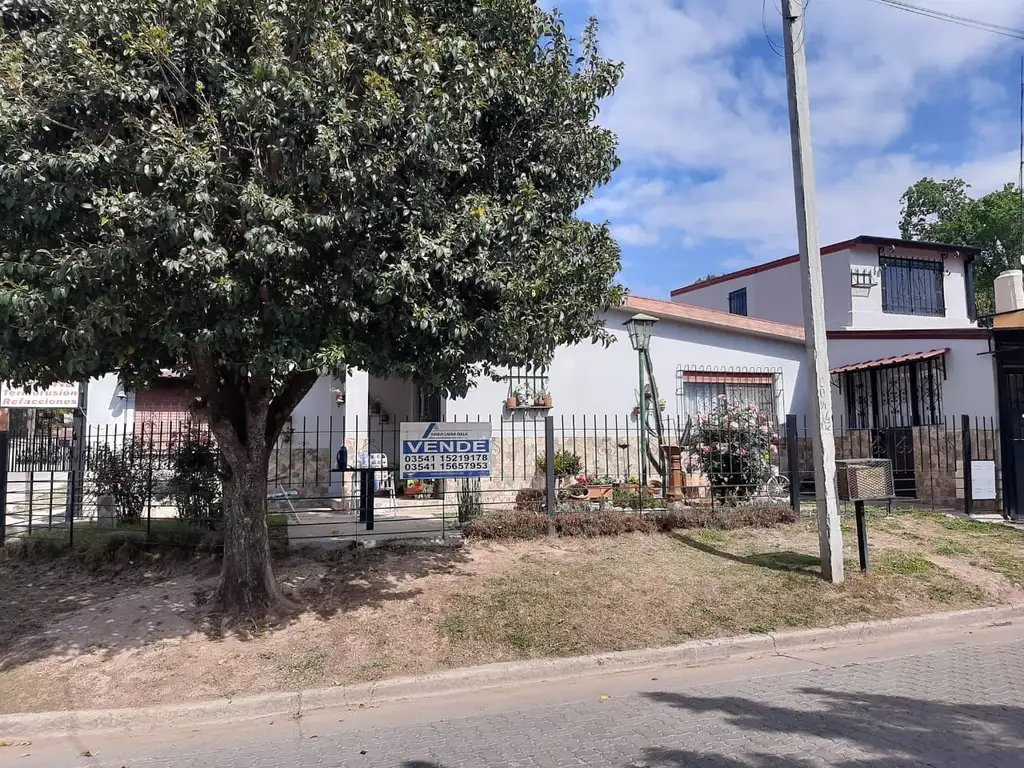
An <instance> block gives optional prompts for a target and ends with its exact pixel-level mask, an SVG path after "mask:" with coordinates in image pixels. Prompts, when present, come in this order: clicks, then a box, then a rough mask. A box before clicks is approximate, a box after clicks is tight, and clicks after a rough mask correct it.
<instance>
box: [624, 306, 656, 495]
mask: <svg viewBox="0 0 1024 768" xmlns="http://www.w3.org/2000/svg"><path fill="white" fill-rule="evenodd" d="M656 322H658V318H656V317H651V316H650V315H633V317H631V318H629V320H627V321H626V322H625V326H626V331H627V332H628V333H629V343H630V344H632V345H633V349H635V350H636V352H637V357H638V358H639V359H640V421H639V425H640V503H641V505H642V504H643V498H644V494H646V493H647V392H646V388H645V387H644V355H645V354H647V351H648V350H649V349H650V348H651V330H652V329H653V328H654V324H655V323H656Z"/></svg>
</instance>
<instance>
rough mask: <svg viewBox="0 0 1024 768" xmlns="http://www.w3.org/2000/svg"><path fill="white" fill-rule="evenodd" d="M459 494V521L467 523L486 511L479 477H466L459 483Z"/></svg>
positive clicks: (463, 523)
mask: <svg viewBox="0 0 1024 768" xmlns="http://www.w3.org/2000/svg"><path fill="white" fill-rule="evenodd" d="M457 496H458V503H459V523H461V524H462V525H465V524H466V523H468V522H469V521H470V520H475V519H476V518H478V517H480V515H481V514H482V513H483V511H484V505H483V501H482V500H481V490H480V479H479V478H476V477H467V478H464V479H463V480H462V481H461V482H460V483H459V490H458V492H457Z"/></svg>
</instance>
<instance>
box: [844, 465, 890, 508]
mask: <svg viewBox="0 0 1024 768" xmlns="http://www.w3.org/2000/svg"><path fill="white" fill-rule="evenodd" d="M836 485H837V486H838V490H839V500H840V501H881V500H883V499H891V498H893V497H894V496H895V495H896V493H895V489H894V487H893V480H892V462H891V461H889V459H845V460H843V461H837V462H836Z"/></svg>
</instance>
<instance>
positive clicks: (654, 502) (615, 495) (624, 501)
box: [612, 488, 668, 509]
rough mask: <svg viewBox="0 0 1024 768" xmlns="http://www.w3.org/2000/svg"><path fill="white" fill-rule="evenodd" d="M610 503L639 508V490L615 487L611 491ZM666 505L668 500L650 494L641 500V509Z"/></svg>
mask: <svg viewBox="0 0 1024 768" xmlns="http://www.w3.org/2000/svg"><path fill="white" fill-rule="evenodd" d="M612 504H614V505H615V506H616V507H625V508H626V509H641V506H640V491H639V490H635V491H634V490H632V489H630V488H616V489H615V490H614V491H612ZM666 507H668V502H666V501H665V500H664V499H659V498H657V497H656V496H651V495H650V494H648V495H647V498H645V499H644V500H643V509H665V508H666Z"/></svg>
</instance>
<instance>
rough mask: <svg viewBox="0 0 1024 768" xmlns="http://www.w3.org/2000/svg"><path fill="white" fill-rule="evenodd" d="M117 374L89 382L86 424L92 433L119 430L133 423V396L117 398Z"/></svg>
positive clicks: (128, 394) (127, 394)
mask: <svg viewBox="0 0 1024 768" xmlns="http://www.w3.org/2000/svg"><path fill="white" fill-rule="evenodd" d="M118 390H119V387H118V377H117V374H115V373H111V374H107V375H106V376H103V377H101V378H98V379H92V380H91V381H90V382H89V388H88V390H87V392H86V424H87V425H88V429H89V430H90V431H92V432H95V431H96V430H104V429H105V428H109V429H110V430H111V431H113V429H114V427H117V428H118V429H119V430H120V429H124V428H125V427H131V425H132V424H134V423H135V394H134V393H133V392H127V393H125V396H124V397H119V396H118Z"/></svg>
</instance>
